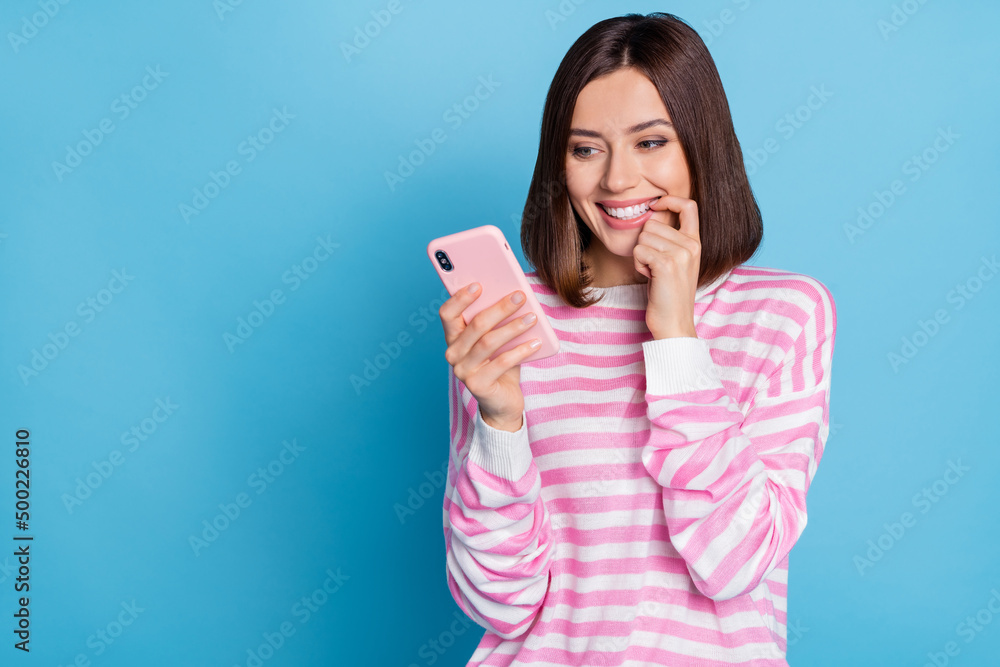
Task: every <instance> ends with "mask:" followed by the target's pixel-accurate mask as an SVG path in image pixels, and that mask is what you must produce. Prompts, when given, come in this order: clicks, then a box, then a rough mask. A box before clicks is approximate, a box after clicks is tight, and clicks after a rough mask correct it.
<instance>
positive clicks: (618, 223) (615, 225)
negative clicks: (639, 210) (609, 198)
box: [596, 204, 653, 229]
mask: <svg viewBox="0 0 1000 667" xmlns="http://www.w3.org/2000/svg"><path fill="white" fill-rule="evenodd" d="M596 206H597V210H599V211H600V212H601V216H602V217H603V218H604V222H606V223H608V226H609V227H611V228H612V229H635V228H636V227H642V225H643V224H644V223H645V222H646V221H647V220H649V218H650V217H651V216H652V215H653V209H649V210H648V211H646V212H645V213H643V214H642V215H640V216H639V217H638V218H633V219H631V220H619V219H618V218H615V217H612V216H610V215H608V212H607V211H605V210H604V207H603V206H601V205H600V204H596Z"/></svg>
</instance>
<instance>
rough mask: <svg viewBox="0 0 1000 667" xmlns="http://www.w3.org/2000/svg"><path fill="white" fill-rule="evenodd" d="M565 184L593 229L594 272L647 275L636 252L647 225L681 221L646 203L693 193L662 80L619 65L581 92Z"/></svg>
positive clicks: (637, 278)
mask: <svg viewBox="0 0 1000 667" xmlns="http://www.w3.org/2000/svg"><path fill="white" fill-rule="evenodd" d="M566 186H567V190H568V192H569V197H570V201H571V202H572V204H573V208H574V209H575V210H576V212H577V214H578V215H579V216H580V218H582V219H583V221H584V222H585V223H586V224H587V226H588V227H590V229H591V231H592V232H593V233H594V237H595V238H594V239H593V240H592V242H591V246H590V248H588V250H590V249H593V250H594V252H590V253H585V254H589V255H591V257H590V259H591V260H592V261H593V265H594V266H595V270H596V272H597V273H603V274H605V276H606V278H607V280H604V282H607V281H608V280H610V281H615V284H618V282H617V281H624V282H645V280H646V278H645V276H643V275H642V274H640V273H638V272H636V271H635V270H634V263H633V259H632V249H633V248H634V247H635V246H636V243H637V241H638V237H639V232H641V231H642V226H643V224H644V223H645V222H646V221H647V220H649V219H650V218H653V219H656V220H662V221H664V222H667V223H669V224H670V225H671V226H673V227H675V228H677V227H678V222H677V214H676V213H673V212H671V211H653V212H649V211H646V212H645V213H643V208H642V202H648V201H650V200H652V199H654V198H656V197H659V196H661V195H665V194H670V195H676V196H678V197H685V198H690V197H691V175H690V172H689V170H688V164H687V159H686V158H685V157H684V151H683V150H681V145H680V143H679V142H678V139H677V132H675V131H674V128H673V126H672V125H671V124H670V116H669V115H668V114H667V109H666V107H665V106H664V104H663V100H661V99H660V95H659V93H658V92H657V90H656V86H654V85H653V83H652V82H651V81H650V80H649V79H647V78H646V77H645V76H644V75H643V74H642V73H641V72H639V71H638V70H636V69H634V68H631V67H629V68H624V69H620V70H618V71H616V72H613V73H611V74H608V75H605V76H602V77H600V78H597V79H594V80H593V81H591V82H590V83H588V84H587V85H586V86H585V87H584V88H583V90H581V91H580V94H579V96H578V97H577V100H576V107H575V108H574V109H573V119H572V123H571V125H570V137H569V144H568V146H567V151H566ZM602 204H603V205H606V206H608V207H610V208H619V209H620V208H627V206H628V205H633V206H634V208H633V209H632V210H631V211H628V210H625V211H624V216H621V217H615V216H616V214H620V213H621V211H615V212H612V213H610V214H609V213H608V212H607V210H606V209H605V207H604V206H602ZM622 217H623V218H624V219H622ZM598 242H599V243H600V245H596V244H597V243H598ZM618 258H621V259H620V260H619V259H618ZM612 264H613V265H614V266H613V267H612V266H611V265H612ZM629 276H631V278H633V279H632V280H629Z"/></svg>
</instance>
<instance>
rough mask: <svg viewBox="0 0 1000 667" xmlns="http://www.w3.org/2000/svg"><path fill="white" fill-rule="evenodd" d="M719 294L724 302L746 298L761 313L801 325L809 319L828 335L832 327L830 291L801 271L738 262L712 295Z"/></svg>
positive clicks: (834, 312) (834, 317)
mask: <svg viewBox="0 0 1000 667" xmlns="http://www.w3.org/2000/svg"><path fill="white" fill-rule="evenodd" d="M720 295H721V296H722V297H723V299H724V300H725V301H727V302H743V301H749V302H750V304H749V305H750V306H751V308H752V309H753V310H755V311H759V312H761V313H762V314H763V315H764V316H765V317H768V316H780V317H781V318H782V319H785V320H786V321H787V320H789V319H790V320H794V321H795V322H797V323H798V325H800V326H802V327H804V326H805V325H806V324H807V323H808V322H810V321H812V322H814V323H815V325H816V326H817V327H818V329H819V330H820V331H825V332H826V333H827V334H828V335H829V336H831V337H832V335H833V333H834V331H835V329H836V321H837V307H836V303H835V302H834V299H833V294H832V293H831V292H830V289H829V288H828V287H827V286H826V285H825V284H824V283H823V282H821V281H820V280H818V279H817V278H815V277H813V276H810V275H807V274H804V273H795V272H793V271H786V270H784V269H776V268H771V267H763V266H751V265H748V264H740V265H739V266H737V267H735V268H734V269H733V270H732V271H731V272H730V275H729V276H728V277H727V278H726V280H725V282H723V283H722V284H721V285H720V286H719V290H718V294H717V295H716V296H720ZM748 309H750V308H748Z"/></svg>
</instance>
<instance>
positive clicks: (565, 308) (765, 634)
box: [444, 264, 836, 667]
mask: <svg viewBox="0 0 1000 667" xmlns="http://www.w3.org/2000/svg"><path fill="white" fill-rule="evenodd" d="M526 275H527V276H528V281H529V283H530V285H531V288H532V290H533V291H534V293H535V295H536V296H537V298H538V300H539V302H540V304H541V306H542V309H543V310H544V312H545V315H546V316H547V317H548V319H549V322H550V323H551V324H552V325H553V328H554V329H555V331H556V334H557V336H558V337H559V340H560V351H559V353H558V354H556V355H554V356H552V357H549V358H547V359H542V360H540V361H533V362H528V363H524V364H522V365H521V389H522V392H523V394H524V403H525V408H524V412H523V414H522V417H523V420H524V421H523V424H522V426H521V429H520V430H519V431H517V432H509V431H503V430H499V429H495V428H493V427H491V426H489V425H487V424H486V423H485V422H484V421H483V419H482V414H481V413H480V412H479V408H478V403H477V401H476V399H475V397H474V396H473V395H472V394H471V392H469V390H468V388H466V386H465V384H464V383H463V382H461V381H460V380H458V379H457V378H456V377H455V375H454V370H453V369H452V367H451V365H450V364H449V365H448V369H449V371H448V373H449V392H448V395H449V414H450V427H451V430H450V435H451V448H450V460H449V466H448V478H447V483H446V484H445V494H444V538H445V545H446V575H447V582H448V587H449V589H450V590H451V594H452V596H453V597H454V599H455V601H456V602H457V603H458V605H459V607H460V608H461V609H462V611H464V612H465V614H466V615H468V616H469V618H471V619H472V620H473V621H475V622H476V623H477V624H479V625H480V626H482V627H483V628H485V629H486V632H485V633H484V635H483V637H482V640H481V641H480V643H479V645H478V647H477V648H476V650H475V652H474V653H473V655H472V657H471V660H470V661H469V662H468V665H469V666H478V665H490V666H494V667H503V666H506V665H623V666H629V667H639V666H645V665H671V666H674V667H676V666H678V665H681V666H686V665H692V666H694V665H697V666H702V665H713V666H715V665H717V666H720V667H721V666H723V665H726V666H729V665H747V666H758V665H759V666H764V665H768V666H778V665H788V663H787V661H786V659H785V654H786V647H787V642H786V635H787V633H786V623H787V618H788V617H787V582H788V553H789V551H790V550H791V548H792V547H793V546H794V545H795V541H796V540H797V539H798V537H799V535H801V534H802V530H803V529H804V528H805V526H806V492H807V491H808V490H809V484H810V483H811V481H812V479H813V476H814V475H815V474H816V467H817V466H818V465H819V461H820V457H821V456H822V454H823V446H824V443H825V442H826V439H827V435H828V433H829V423H830V421H829V399H830V371H831V365H832V360H833V345H834V336H835V331H836V310H835V306H834V302H833V297H832V296H831V294H830V292H829V291H828V290H827V288H826V287H825V286H824V285H823V284H822V283H821V282H819V281H818V280H816V279H815V278H812V277H810V276H807V275H803V274H797V273H791V272H789V271H782V270H777V269H768V268H761V267H755V266H749V265H746V264H742V265H739V266H737V267H735V268H734V269H732V270H730V271H729V272H727V273H725V274H723V275H722V276H720V277H719V278H718V279H716V280H715V281H713V282H712V283H711V284H708V285H704V286H702V287H701V288H698V290H697V292H696V297H695V306H694V323H695V331H696V332H697V334H698V335H697V337H696V338H695V337H684V338H666V339H660V340H653V337H652V335H651V334H650V332H649V329H648V328H647V327H646V323H645V310H646V304H647V302H648V286H647V284H636V285H619V286H615V287H607V288H589V289H591V290H593V291H594V292H595V293H597V294H600V295H602V296H603V298H602V300H601V301H600V302H598V303H597V304H595V305H592V306H589V307H587V308H573V307H571V306H569V305H568V304H566V302H565V301H563V300H562V298H561V297H559V295H558V294H557V293H556V292H555V291H553V290H552V289H550V288H549V287H548V286H546V285H545V284H544V283H542V282H541V281H540V279H539V278H538V275H537V272H531V273H528V274H526Z"/></svg>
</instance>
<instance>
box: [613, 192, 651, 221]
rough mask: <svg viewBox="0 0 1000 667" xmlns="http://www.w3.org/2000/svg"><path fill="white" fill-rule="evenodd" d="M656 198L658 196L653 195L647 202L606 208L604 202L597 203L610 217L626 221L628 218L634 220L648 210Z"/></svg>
mask: <svg viewBox="0 0 1000 667" xmlns="http://www.w3.org/2000/svg"><path fill="white" fill-rule="evenodd" d="M657 199H659V197H654V198H652V199H650V200H649V201H647V202H643V203H641V204H636V205H635V206H626V207H624V208H608V207H607V206H605V205H604V204H598V206H600V207H601V208H602V209H604V212H605V213H607V214H608V215H610V216H611V217H612V218H615V219H616V220H623V221H626V222H627V221H629V220H635V219H636V218H638V217H639V216H642V215H645V214H646V212H647V211H649V205H650V204H652V203H653V202H654V201H656V200H657Z"/></svg>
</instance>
